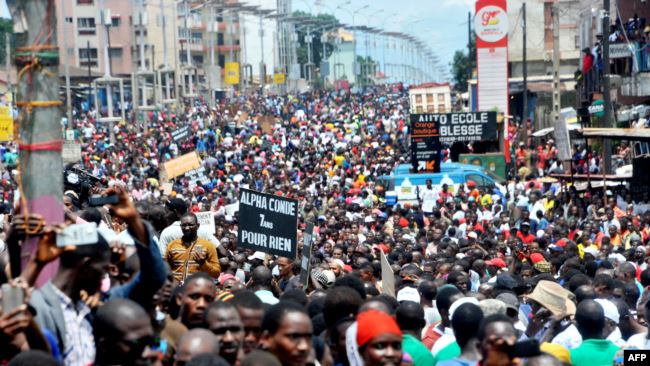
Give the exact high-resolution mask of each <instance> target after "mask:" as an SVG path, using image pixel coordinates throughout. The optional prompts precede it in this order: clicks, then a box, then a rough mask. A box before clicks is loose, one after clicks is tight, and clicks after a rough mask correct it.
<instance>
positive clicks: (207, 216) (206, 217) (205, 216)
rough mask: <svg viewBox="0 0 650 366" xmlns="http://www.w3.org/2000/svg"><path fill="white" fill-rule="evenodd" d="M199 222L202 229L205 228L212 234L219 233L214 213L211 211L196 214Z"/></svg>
mask: <svg viewBox="0 0 650 366" xmlns="http://www.w3.org/2000/svg"><path fill="white" fill-rule="evenodd" d="M195 215H196V218H197V220H198V221H199V226H200V227H205V228H208V229H209V230H210V232H211V233H213V234H214V233H215V232H216V231H217V228H216V225H215V224H214V213H213V212H210V211H205V212H197V213H195Z"/></svg>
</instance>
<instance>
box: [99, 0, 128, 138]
mask: <svg viewBox="0 0 650 366" xmlns="http://www.w3.org/2000/svg"><path fill="white" fill-rule="evenodd" d="M99 7H100V9H101V13H100V15H101V22H102V23H103V24H105V27H104V42H105V43H106V44H105V46H104V78H105V79H106V80H107V82H106V103H107V104H108V106H107V108H108V117H109V118H112V117H113V88H112V85H111V82H110V78H111V53H110V51H109V47H110V46H111V38H110V37H111V36H110V32H109V30H110V28H109V24H108V22H107V21H106V13H107V8H106V6H105V3H104V0H102V1H101V2H100V6H99ZM122 107H123V106H122ZM100 112H101V111H99V110H98V111H97V116H98V117H99V116H100V115H101V113H100ZM97 119H98V120H99V118H97ZM114 123H115V122H113V121H110V122H108V128H109V130H110V131H109V139H110V142H111V144H114V143H115V131H114V130H113V124H114Z"/></svg>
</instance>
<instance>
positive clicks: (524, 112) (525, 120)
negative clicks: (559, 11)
mask: <svg viewBox="0 0 650 366" xmlns="http://www.w3.org/2000/svg"><path fill="white" fill-rule="evenodd" d="M521 19H522V28H523V29H522V33H521V34H522V39H523V46H522V51H521V53H522V65H521V66H522V73H523V77H524V92H523V100H522V104H523V106H522V110H521V123H523V124H524V131H523V136H524V143H525V144H528V62H527V61H528V59H527V57H526V46H527V44H526V3H523V4H521ZM553 32H555V30H553ZM553 42H555V39H553Z"/></svg>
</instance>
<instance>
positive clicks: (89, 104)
mask: <svg viewBox="0 0 650 366" xmlns="http://www.w3.org/2000/svg"><path fill="white" fill-rule="evenodd" d="M86 61H87V63H88V112H90V109H91V108H92V107H91V106H92V97H91V94H92V83H93V75H92V70H91V68H90V41H86ZM95 112H98V111H95Z"/></svg>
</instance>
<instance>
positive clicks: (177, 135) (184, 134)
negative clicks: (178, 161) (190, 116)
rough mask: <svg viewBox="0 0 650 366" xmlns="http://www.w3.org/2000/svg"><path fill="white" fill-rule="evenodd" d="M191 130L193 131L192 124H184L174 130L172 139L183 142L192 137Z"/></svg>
mask: <svg viewBox="0 0 650 366" xmlns="http://www.w3.org/2000/svg"><path fill="white" fill-rule="evenodd" d="M190 132H192V128H191V127H190V126H183V127H181V128H179V129H178V130H176V131H174V132H172V140H174V142H181V141H183V140H185V139H186V138H188V137H190Z"/></svg>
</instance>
